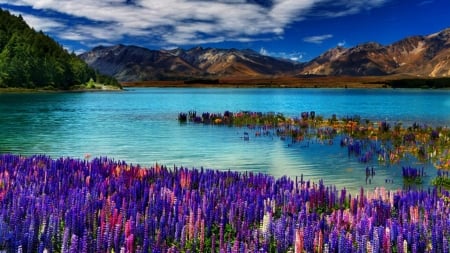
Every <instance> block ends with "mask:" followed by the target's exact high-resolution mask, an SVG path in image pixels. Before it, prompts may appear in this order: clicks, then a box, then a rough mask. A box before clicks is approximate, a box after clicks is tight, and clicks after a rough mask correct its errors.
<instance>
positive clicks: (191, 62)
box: [79, 28, 450, 82]
mask: <svg viewBox="0 0 450 253" xmlns="http://www.w3.org/2000/svg"><path fill="white" fill-rule="evenodd" d="M79 57H80V58H81V59H83V60H84V61H85V62H86V63H87V64H88V65H89V66H91V67H93V68H94V69H96V70H98V71H99V72H100V73H102V74H106V75H112V76H114V77H115V78H116V79H118V80H119V81H122V82H135V81H151V80H191V79H199V80H202V79H219V78H220V79H222V78H237V79H239V78H273V77H305V76H353V77H365V76H380V77H381V76H390V75H396V76H406V77H421V78H428V77H448V76H450V28H448V29H445V30H443V31H440V32H437V33H434V34H430V35H426V36H413V37H408V38H405V39H402V40H400V41H397V42H395V43H393V44H390V45H386V46H383V45H381V44H378V43H375V42H369V43H365V44H360V45H358V46H355V47H351V48H343V47H336V48H333V49H330V50H328V51H326V52H324V53H323V54H322V55H320V56H318V57H316V58H315V59H313V60H311V61H309V62H305V63H300V62H294V61H290V60H286V59H280V58H274V57H270V56H266V55H262V54H259V53H258V52H255V51H253V50H238V49H217V48H202V47H195V48H192V49H189V50H183V49H174V50H149V49H146V48H142V47H137V46H125V45H115V46H108V47H105V46H99V47H96V48H94V49H92V50H91V51H89V52H86V53H83V54H81V55H80V56H79Z"/></svg>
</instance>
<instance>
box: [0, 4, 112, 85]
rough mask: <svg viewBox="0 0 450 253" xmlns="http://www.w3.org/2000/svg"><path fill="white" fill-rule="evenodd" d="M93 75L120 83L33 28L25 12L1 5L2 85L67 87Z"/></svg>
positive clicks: (101, 80)
mask: <svg viewBox="0 0 450 253" xmlns="http://www.w3.org/2000/svg"><path fill="white" fill-rule="evenodd" d="M90 79H94V80H95V81H96V82H97V83H102V84H107V85H113V86H120V84H119V83H118V82H117V80H115V79H114V78H111V77H107V76H102V75H99V74H98V73H96V72H95V71H94V70H93V69H92V68H90V67H89V66H88V65H87V64H86V63H85V62H83V61H82V60H81V59H79V58H78V57H77V56H76V55H75V54H73V53H72V54H69V53H68V52H67V50H65V49H64V48H63V47H62V46H61V45H59V44H58V43H57V42H55V41H54V40H53V39H52V38H50V37H49V36H47V35H45V34H44V33H43V32H36V31H35V30H33V29H32V28H30V27H29V26H28V25H27V24H26V23H25V21H24V20H23V19H22V17H21V16H19V17H17V16H14V15H11V14H10V13H9V12H8V11H4V10H2V9H0V87H19V88H32V89H34V88H39V89H43V88H47V89H48V88H50V87H51V88H54V89H62V90H66V89H71V88H72V87H73V86H75V85H82V84H85V83H87V82H88V81H89V80H90Z"/></svg>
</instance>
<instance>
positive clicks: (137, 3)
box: [0, 0, 450, 61]
mask: <svg viewBox="0 0 450 253" xmlns="http://www.w3.org/2000/svg"><path fill="white" fill-rule="evenodd" d="M0 8H2V9H6V10H9V11H10V12H11V13H13V14H16V15H19V14H20V15H22V17H23V18H24V19H25V20H26V21H27V22H28V24H29V25H31V26H32V27H34V28H35V29H36V30H42V31H44V32H45V33H47V34H48V35H50V36H51V37H53V38H54V39H56V40H57V41H58V42H59V43H60V44H62V45H63V46H64V47H66V48H67V49H68V50H69V51H74V52H76V53H81V52H84V51H87V50H90V49H91V48H93V47H95V46H98V45H115V44H125V45H137V46H142V47H146V48H149V49H171V48H176V47H181V48H185V49H189V48H192V47H196V46H202V47H218V48H238V49H247V48H249V49H253V50H255V51H258V52H261V53H263V54H266V55H270V56H274V57H282V58H289V59H292V60H298V61H308V60H311V59H312V58H314V57H316V56H318V55H320V54H321V53H323V52H325V51H326V50H328V49H330V48H333V47H336V46H338V45H339V46H344V47H352V46H356V45H358V44H361V43H365V42H372V41H374V42H379V43H381V44H383V45H387V44H390V43H393V42H395V41H398V40H400V39H402V38H404V37H407V36H412V35H428V34H432V33H435V32H438V31H440V30H443V29H445V28H448V27H450V14H449V10H450V1H449V0H359V1H358V0H356V1H355V0H0Z"/></svg>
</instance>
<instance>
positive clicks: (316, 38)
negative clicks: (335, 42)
mask: <svg viewBox="0 0 450 253" xmlns="http://www.w3.org/2000/svg"><path fill="white" fill-rule="evenodd" d="M331 38H333V35H332V34H324V35H316V36H310V37H305V38H303V41H304V42H309V43H314V44H322V42H323V41H324V40H327V39H331Z"/></svg>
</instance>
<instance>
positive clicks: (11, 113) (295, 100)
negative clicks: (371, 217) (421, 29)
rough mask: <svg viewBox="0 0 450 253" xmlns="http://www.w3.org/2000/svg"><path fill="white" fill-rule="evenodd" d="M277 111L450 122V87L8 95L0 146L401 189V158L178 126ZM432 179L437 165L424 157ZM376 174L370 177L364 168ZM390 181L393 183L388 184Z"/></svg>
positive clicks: (3, 100)
mask: <svg viewBox="0 0 450 253" xmlns="http://www.w3.org/2000/svg"><path fill="white" fill-rule="evenodd" d="M190 110H195V111H197V112H198V113H200V114H201V113H203V112H212V113H223V112H224V111H226V110H229V111H232V112H238V111H257V112H276V113H283V114H284V115H285V116H289V117H299V115H300V113H301V112H303V111H308V112H309V111H315V112H316V115H321V116H323V117H324V118H325V119H326V118H330V117H331V116H332V114H336V115H337V117H338V118H342V117H346V116H353V115H359V116H361V118H362V119H370V120H371V121H382V120H384V121H388V122H391V123H393V124H394V123H396V122H401V123H402V124H403V125H411V124H413V123H414V122H419V123H423V124H429V125H439V126H449V125H450V91H449V90H403V89H395V90H394V89H373V90H372V89H259V88H255V89H252V88H248V89H243V88H239V89H234V88H225V89H220V88H129V89H127V90H126V91H124V92H86V93H30V94H13V93H5V94H0V153H14V154H23V155H29V154H46V155H50V156H52V157H54V158H56V157H60V156H71V157H78V158H84V157H85V155H86V154H90V155H91V156H92V157H94V156H108V157H110V158H114V159H115V160H125V161H126V162H128V163H133V164H136V163H139V164H141V165H143V166H150V165H152V164H155V163H156V162H157V163H159V164H164V165H167V166H168V167H172V166H173V165H177V166H181V165H182V166H185V167H196V168H199V167H201V166H203V167H204V168H213V169H220V170H227V169H231V170H239V171H254V172H263V173H269V174H271V175H274V176H276V177H279V176H283V175H287V176H291V177H295V176H300V175H303V176H304V178H305V179H306V180H312V181H315V182H317V181H318V180H320V179H323V180H324V182H325V184H327V185H328V184H333V185H336V186H337V187H343V186H345V187H346V188H347V189H349V190H351V191H357V190H358V189H359V188H360V187H361V186H364V187H367V188H373V187H376V186H383V187H386V188H388V189H396V188H400V187H402V177H401V165H400V164H399V165H391V166H384V165H381V164H378V162H376V161H374V162H371V163H368V164H363V163H359V162H358V161H357V159H356V158H355V157H349V156H348V154H347V149H345V148H341V147H340V146H339V145H338V144H334V145H326V144H322V143H318V142H313V143H311V144H310V145H309V147H304V145H293V146H288V145H287V144H286V142H283V141H281V140H280V139H279V138H277V137H276V136H274V137H260V138H255V137H254V136H252V135H250V140H249V141H244V140H243V139H242V136H243V133H244V132H245V131H247V129H245V128H232V127H218V126H208V125H196V124H180V123H179V122H178V120H177V116H178V113H180V112H188V111H190ZM412 162H413V163H414V164H413V165H414V166H417V167H424V168H425V171H426V172H427V174H428V177H426V182H427V183H429V181H430V180H431V179H432V178H434V176H435V175H436V171H435V169H434V167H433V165H432V164H416V162H415V161H412ZM367 166H370V167H374V169H375V171H376V175H375V176H374V177H373V178H370V184H369V182H366V174H365V168H366V167H367ZM386 179H392V180H394V183H386Z"/></svg>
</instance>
